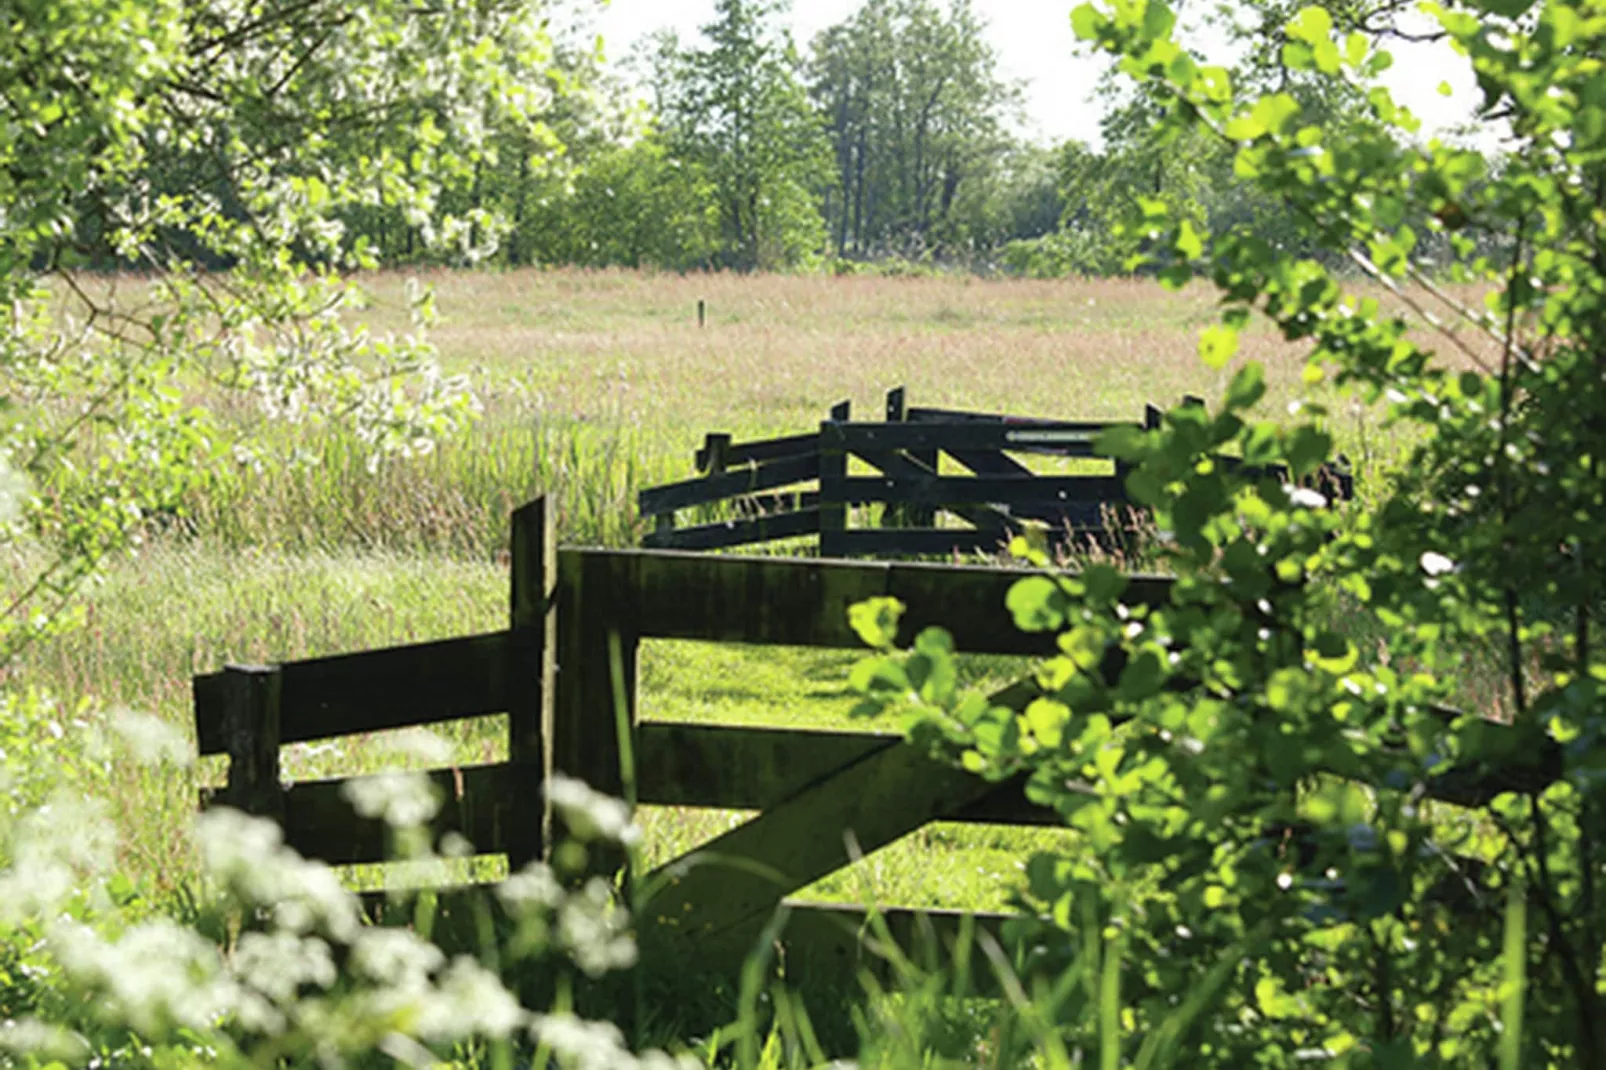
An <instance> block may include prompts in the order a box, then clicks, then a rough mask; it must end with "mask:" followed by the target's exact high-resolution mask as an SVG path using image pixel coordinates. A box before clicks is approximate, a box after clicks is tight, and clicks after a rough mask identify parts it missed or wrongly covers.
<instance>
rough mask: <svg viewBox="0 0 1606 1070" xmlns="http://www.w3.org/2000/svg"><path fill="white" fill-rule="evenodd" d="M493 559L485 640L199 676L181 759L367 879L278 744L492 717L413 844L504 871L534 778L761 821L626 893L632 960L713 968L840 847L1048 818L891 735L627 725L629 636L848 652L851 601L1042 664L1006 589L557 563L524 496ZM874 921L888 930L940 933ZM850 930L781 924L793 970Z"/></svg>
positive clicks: (883, 573)
mask: <svg viewBox="0 0 1606 1070" xmlns="http://www.w3.org/2000/svg"><path fill="white" fill-rule="evenodd" d="M512 547H513V562H512V600H511V602H512V604H511V619H510V622H509V625H510V626H509V627H508V629H506V630H505V631H501V632H494V633H489V634H484V635H475V636H467V637H464V638H460V639H450V640H444V641H440V642H433V643H423V644H415V645H412V646H406V647H398V648H393V649H389V650H378V651H369V652H363V653H356V654H347V655H341V656H337V657H331V658H320V659H314V660H310V661H300V662H290V663H287V664H283V665H278V666H271V667H267V668H256V669H247V668H231V669H226V670H224V671H223V672H221V673H216V674H211V675H207V676H200V677H197V678H196V679H195V682H194V689H195V717H196V729H197V737H198V741H199V748H200V751H201V753H202V754H217V753H227V754H229V755H230V758H231V761H230V772H229V783H228V785H227V786H226V787H225V788H223V789H222V791H221V792H220V793H219V795H218V799H219V801H224V802H228V803H231V804H233V805H237V806H240V807H242V808H244V809H247V810H251V811H255V812H258V813H264V814H270V815H273V816H275V817H277V818H278V819H279V820H280V821H281V823H282V824H283V827H284V829H285V835H286V840H287V842H288V843H289V844H290V845H291V846H292V847H295V848H296V849H297V850H299V851H301V852H302V853H304V854H306V855H309V856H312V857H317V858H321V859H324V860H326V861H329V862H331V863H355V862H373V861H380V860H382V859H383V858H384V851H385V840H384V832H385V830H384V829H383V827H382V826H380V825H379V824H378V823H376V822H373V821H369V820H365V819H362V818H360V817H358V816H357V815H356V814H355V813H354V812H352V810H351V808H350V806H349V804H348V803H347V802H346V799H345V794H344V791H343V789H344V787H345V785H346V783H347V779H348V778H341V779H333V780H321V781H314V782H303V783H297V784H290V785H286V786H281V785H280V782H279V770H278V756H279V747H280V745H282V744H285V743H291V742H297V741H305V740H312V739H319V738H328V737H337V736H345V735H351V734H355V733H363V732H373V731H378V730H383V729H394V728H402V727H407V726H412V725H423V724H431V723H438V722H442V721H448V720H452V719H457V718H466V717H476V716H483V715H486V714H492V713H503V712H505V713H506V714H507V715H508V726H509V727H508V760H507V761H506V762H502V763H497V764H491V765H480V766H469V767H464V768H458V769H443V770H437V771H435V772H433V773H432V774H431V776H432V777H433V778H434V780H435V782H436V783H437V785H438V786H439V787H440V789H441V790H442V792H443V794H444V796H445V798H446V799H447V804H446V805H445V806H444V807H443V809H442V810H441V812H440V814H439V816H438V817H437V819H436V822H435V826H434V830H433V831H434V833H435V834H436V835H437V836H442V835H445V834H446V833H447V832H456V833H460V834H462V835H463V836H465V837H467V839H468V840H469V841H470V842H471V843H473V844H474V845H475V847H476V849H477V850H478V851H479V852H481V853H505V854H506V855H507V856H508V859H509V862H510V865H511V866H513V867H517V866H519V865H520V864H522V863H524V862H526V861H529V860H531V859H534V858H538V857H541V856H542V855H543V854H544V853H545V851H546V850H547V849H548V847H549V846H550V841H549V836H550V819H549V817H548V815H547V814H546V811H545V805H544V802H543V792H542V784H543V782H544V781H545V779H546V778H548V777H550V776H551V775H553V774H554V773H562V774H565V775H568V776H573V777H578V778H580V779H583V780H585V781H586V782H588V783H589V784H591V785H592V786H594V787H596V788H598V789H600V790H603V791H606V792H609V793H612V794H615V795H620V796H629V797H631V798H630V801H631V802H633V803H639V804H656V805H667V806H698V807H722V808H730V809H741V810H756V811H758V814H757V816H755V817H753V818H752V819H750V820H749V821H747V822H746V823H744V824H742V825H740V826H739V827H737V828H735V829H733V830H732V831H730V832H728V833H726V834H725V835H723V836H721V837H719V838H717V839H716V840H714V841H712V842H710V843H708V844H706V845H704V846H702V847H700V848H698V849H696V850H695V851H694V852H692V854H691V855H689V856H687V857H683V858H680V859H676V860H675V861H673V862H670V863H668V864H667V865H665V866H664V867H661V868H660V869H659V870H658V871H657V872H656V873H654V874H650V875H647V879H646V880H645V881H643V882H642V884H643V885H644V886H651V887H657V888H658V889H659V891H658V892H657V894H656V895H655V896H654V897H653V898H652V899H651V900H650V901H648V902H647V903H645V904H644V905H641V906H642V907H643V909H642V913H641V915H640V919H639V920H640V922H641V925H642V938H643V944H644V947H645V948H646V949H647V951H648V952H649V953H654V952H656V953H659V954H664V955H672V956H675V960H676V961H679V962H682V963H684V962H687V961H691V960H690V959H688V958H687V957H686V956H688V955H689V956H692V957H693V958H694V959H695V961H697V962H700V963H702V964H704V965H705V966H707V967H708V968H710V969H716V970H717V969H720V968H722V967H724V966H727V965H730V964H733V963H735V962H738V961H740V959H741V957H742V955H743V954H745V952H746V951H747V950H748V949H749V948H750V947H751V945H752V940H753V938H754V936H755V935H756V934H757V933H758V932H759V931H760V930H761V929H762V927H763V926H764V924H765V923H766V922H767V921H768V920H769V919H770V917H771V916H772V915H773V912H774V910H775V908H776V906H777V905H778V904H779V903H780V902H781V901H782V900H783V899H784V898H785V897H786V896H788V895H790V894H791V893H793V892H795V891H797V890H798V889H800V888H803V887H805V886H807V885H809V884H811V883H813V882H814V881H816V880H818V879H820V878H822V877H824V876H826V875H828V874H830V873H831V872H833V871H835V870H837V869H839V868H841V867H843V866H845V865H847V864H848V863H849V862H851V861H852V856H853V852H854V850H857V851H862V852H864V853H866V854H868V853H870V852H873V851H875V850H877V849H879V848H881V847H883V846H885V845H887V844H889V843H891V842H893V841H894V840H897V839H898V838H900V837H902V836H904V835H906V834H908V833H910V832H913V831H915V830H917V829H919V828H920V827H921V826H923V825H925V824H926V823H928V822H930V821H935V820H946V821H961V822H990V823H1005V824H1023V825H1041V824H1057V823H1058V818H1057V817H1056V816H1055V815H1054V814H1052V813H1051V812H1048V811H1044V810H1041V809H1039V808H1037V807H1035V806H1033V805H1031V804H1029V803H1028V802H1027V800H1026V799H1025V797H1024V795H1023V793H1022V786H1021V784H1019V783H1009V784H1003V785H996V784H989V783H987V782H985V781H983V780H980V779H978V778H976V777H973V776H970V775H968V774H965V773H962V772H960V771H957V770H954V769H952V768H950V767H948V766H945V765H942V764H939V763H936V762H933V761H930V760H929V759H928V758H926V757H925V756H924V755H923V754H922V753H921V752H920V751H918V750H917V749H916V748H914V747H912V746H911V745H910V744H908V743H907V742H905V741H904V740H903V738H902V737H901V736H892V735H885V734H874V733H856V732H826V731H810V730H798V729H780V728H753V727H725V726H718V725H704V724H680V723H668V722H655V721H646V722H643V721H640V720H638V719H637V717H636V712H635V710H636V687H635V677H636V673H635V663H636V655H637V650H638V647H639V644H640V643H641V642H642V641H643V640H652V639H679V640H701V641H708V642H731V643H744V644H777V645H788V646H805V647H836V648H856V647H859V646H861V645H862V644H861V643H860V641H859V639H858V638H857V636H856V635H855V634H854V633H853V631H852V629H851V628H850V627H849V624H848V607H849V606H851V605H853V604H855V603H857V602H860V601H863V600H865V599H868V598H872V597H876V596H892V597H896V598H898V599H900V600H901V601H903V602H904V603H905V604H906V605H907V607H908V611H907V613H906V614H905V616H904V619H903V622H902V633H901V636H900V638H901V639H903V640H907V639H909V638H912V636H913V635H914V634H915V633H916V632H918V630H919V629H921V628H923V627H925V626H927V625H931V624H940V625H942V626H944V627H946V628H948V629H949V630H950V631H951V632H952V633H953V635H954V639H955V642H956V644H957V645H958V648H959V649H961V650H963V651H966V652H969V653H978V654H1015V655H1038V654H1045V653H1048V652H1049V651H1051V650H1052V649H1053V646H1052V637H1048V636H1043V635H1032V634H1026V633H1023V632H1021V631H1020V630H1019V629H1017V628H1016V627H1015V626H1014V624H1013V621H1012V619H1011V617H1010V614H1009V612H1008V611H1007V609H1006V608H1005V595H1006V593H1007V591H1008V589H1009V587H1010V586H1011V585H1012V584H1013V583H1015V582H1016V581H1017V580H1019V579H1020V578H1021V577H1022V575H1023V574H1022V573H1021V572H1019V571H1015V570H1010V569H996V568H974V567H952V566H941V565H923V564H902V563H880V562H848V561H821V560H808V559H791V558H742V557H730V556H708V555H702V554H694V553H682V552H673V551H652V550H622V551H610V550H591V549H568V548H562V549H560V548H558V547H557V546H556V545H555V543H554V540H553V537H552V532H551V529H550V521H549V516H548V514H547V509H546V504H545V502H544V500H537V501H535V502H532V503H530V504H529V505H527V506H525V507H524V508H523V509H521V510H519V511H518V512H517V513H516V514H515V515H514V518H513V538H512ZM1167 584H1168V581H1166V580H1164V579H1157V578H1147V577H1135V578H1134V579H1133V581H1132V585H1131V587H1130V588H1129V597H1130V598H1131V599H1133V600H1134V601H1146V600H1155V599H1158V598H1159V597H1161V596H1162V595H1163V593H1164V592H1165V590H1166V587H1167ZM616 669H617V671H616ZM1032 694H1033V692H1032V690H1031V689H1030V688H1029V687H1025V686H1023V687H1018V688H1013V689H1010V690H1009V691H1007V692H1005V693H1002V694H1000V695H999V696H998V699H999V701H1001V702H1003V703H1005V704H1010V705H1015V706H1016V707H1017V708H1021V707H1023V706H1024V703H1025V702H1027V701H1029V700H1030V698H1031V697H1032ZM850 840H851V843H852V845H853V846H852V847H850ZM886 914H887V917H888V919H889V921H890V923H891V925H892V927H893V929H894V931H895V932H896V931H900V930H903V931H907V930H908V929H909V927H911V926H913V925H915V924H916V923H917V922H921V921H922V920H925V921H934V922H935V923H937V924H939V925H946V924H951V923H953V922H955V921H956V920H957V919H956V917H955V916H954V915H948V914H944V913H943V912H913V911H900V910H892V911H888V912H886ZM861 922H862V912H861V911H856V910H852V909H846V908H834V907H818V906H807V907H805V906H796V907H794V909H793V911H792V918H791V921H790V923H789V928H788V936H787V939H788V944H789V952H790V956H791V957H790V958H789V964H790V965H791V966H792V967H793V968H794V969H805V970H811V969H831V970H835V969H838V968H840V967H843V966H851V965H852V964H853V960H854V956H855V954H856V941H855V936H854V934H855V933H856V932H857V931H858V929H859V927H860V923H861Z"/></svg>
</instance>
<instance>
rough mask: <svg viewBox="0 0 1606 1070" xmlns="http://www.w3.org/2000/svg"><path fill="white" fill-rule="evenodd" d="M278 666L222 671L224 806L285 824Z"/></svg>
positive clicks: (231, 667)
mask: <svg viewBox="0 0 1606 1070" xmlns="http://www.w3.org/2000/svg"><path fill="white" fill-rule="evenodd" d="M281 680H282V677H281V676H280V674H279V667H278V666H277V665H228V666H225V667H224V669H223V738H224V741H225V743H226V746H227V750H228V755H229V780H228V784H227V786H226V787H225V788H224V789H223V797H222V799H220V800H219V801H220V802H222V803H224V804H225V805H227V806H232V807H234V808H235V809H237V810H244V811H245V812H246V813H248V814H254V815H255V816H257V817H270V818H272V819H273V820H275V821H277V822H279V824H280V826H283V824H284V791H283V789H282V788H281V787H280V786H279V738H280V733H279V692H280V686H281Z"/></svg>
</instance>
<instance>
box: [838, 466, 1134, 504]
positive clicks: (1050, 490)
mask: <svg viewBox="0 0 1606 1070" xmlns="http://www.w3.org/2000/svg"><path fill="white" fill-rule="evenodd" d="M841 493H842V497H843V499H844V500H846V501H849V502H908V503H912V504H916V505H931V506H936V507H938V508H942V509H949V510H952V509H953V508H954V507H955V506H960V505H1008V506H1016V505H1029V506H1054V505H1060V506H1068V505H1070V504H1072V503H1074V502H1104V501H1125V500H1126V488H1125V487H1123V486H1121V484H1120V482H1119V481H1118V480H1116V479H1114V478H1113V477H1111V476H1038V475H1024V476H937V475H929V474H914V473H905V472H897V473H888V474H887V475H885V476H849V477H847V478H846V479H844V480H843V481H842V491H841Z"/></svg>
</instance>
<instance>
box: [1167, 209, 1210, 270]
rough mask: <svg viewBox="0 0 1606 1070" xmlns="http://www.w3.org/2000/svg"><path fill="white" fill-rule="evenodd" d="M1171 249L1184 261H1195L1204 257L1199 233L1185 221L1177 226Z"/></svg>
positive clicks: (1202, 243)
mask: <svg viewBox="0 0 1606 1070" xmlns="http://www.w3.org/2000/svg"><path fill="white" fill-rule="evenodd" d="M1172 248H1174V249H1175V250H1176V252H1177V255H1178V256H1180V257H1182V258H1183V259H1184V260H1197V259H1198V258H1199V257H1200V256H1202V255H1204V241H1203V240H1202V239H1201V238H1200V237H1199V232H1198V231H1196V230H1194V229H1193V224H1192V223H1191V222H1189V221H1188V220H1186V219H1184V220H1183V221H1182V222H1181V223H1179V224H1177V237H1176V241H1175V242H1174V243H1173V245H1172Z"/></svg>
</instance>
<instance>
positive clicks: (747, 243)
mask: <svg viewBox="0 0 1606 1070" xmlns="http://www.w3.org/2000/svg"><path fill="white" fill-rule="evenodd" d="M781 10H782V6H781V4H780V3H779V2H777V0H719V3H718V4H717V5H716V12H717V17H716V18H715V20H714V21H713V22H710V23H709V24H708V25H706V26H704V27H703V31H702V32H703V36H704V38H705V39H706V42H707V45H706V47H703V48H681V47H679V46H677V45H673V44H671V45H670V46H669V47H668V48H667V49H666V50H665V51H664V52H663V53H662V54H661V56H660V62H659V64H658V69H657V71H656V72H655V78H656V82H657V89H658V91H659V93H660V94H661V98H662V121H663V124H664V131H665V136H666V137H667V139H668V142H669V144H670V145H671V146H672V148H673V151H674V153H675V155H676V156H677V157H678V158H680V159H681V160H683V161H685V162H687V163H690V164H692V165H695V166H696V167H698V168H699V169H700V170H701V172H702V173H703V174H704V175H706V176H707V179H708V181H709V182H710V183H711V184H712V187H713V189H714V192H715V198H716V201H717V203H718V210H719V221H720V248H719V252H718V254H717V261H718V263H719V264H720V265H721V266H726V267H733V268H737V269H739V270H744V271H751V270H754V269H758V268H776V267H785V266H789V265H793V264H797V263H799V262H802V261H804V260H806V259H808V258H809V257H812V256H817V255H819V254H820V253H822V252H823V251H824V245H825V231H824V223H823V220H822V218H821V216H820V210H819V191H820V190H821V189H822V188H823V187H824V185H825V183H826V182H827V181H828V178H829V170H828V158H827V156H826V151H827V150H826V143H825V140H824V138H823V136H822V134H821V131H820V126H819V123H818V121H817V118H816V116H815V113H814V111H813V109H812V108H810V106H809V103H808V98H807V95H806V94H805V92H804V89H803V85H802V83H801V81H800V80H799V75H798V69H799V65H800V64H799V60H798V56H797V53H796V50H795V49H794V48H793V46H792V43H791V41H790V39H789V38H788V37H787V35H786V34H785V33H784V32H783V31H781V30H780V29H779V28H778V26H777V24H776V18H777V16H778V14H779V13H780V11H781Z"/></svg>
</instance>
